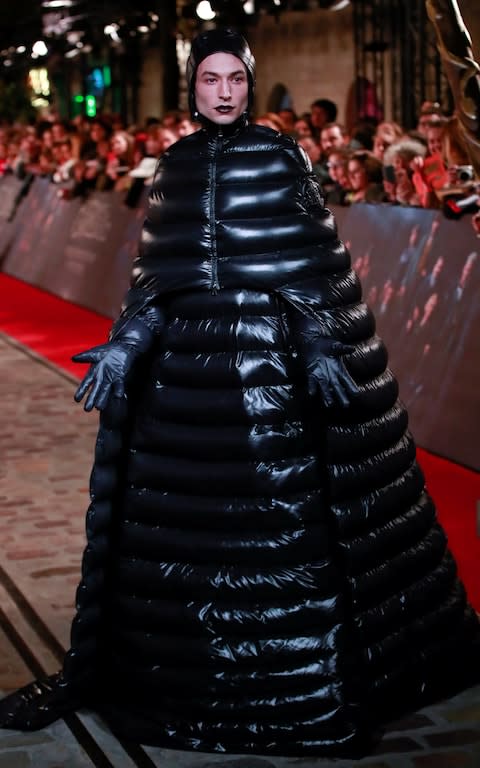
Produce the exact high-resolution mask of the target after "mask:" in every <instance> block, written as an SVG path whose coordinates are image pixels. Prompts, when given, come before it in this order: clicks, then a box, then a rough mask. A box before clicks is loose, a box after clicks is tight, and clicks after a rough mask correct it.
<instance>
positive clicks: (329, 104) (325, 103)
mask: <svg viewBox="0 0 480 768" xmlns="http://www.w3.org/2000/svg"><path fill="white" fill-rule="evenodd" d="M336 119H337V105H336V104H335V102H333V101H330V99H317V100H316V101H314V102H312V104H311V106H310V124H311V126H312V133H313V137H314V139H317V141H318V140H319V139H320V132H321V130H322V128H323V127H324V126H325V125H326V124H327V123H334V122H335V120H336Z"/></svg>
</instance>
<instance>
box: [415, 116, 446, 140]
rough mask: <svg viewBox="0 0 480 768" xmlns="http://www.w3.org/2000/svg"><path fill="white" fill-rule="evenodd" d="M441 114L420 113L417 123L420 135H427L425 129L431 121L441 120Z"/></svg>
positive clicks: (437, 121)
mask: <svg viewBox="0 0 480 768" xmlns="http://www.w3.org/2000/svg"><path fill="white" fill-rule="evenodd" d="M441 119H442V118H441V116H440V115H436V114H435V113H432V114H427V115H421V117H420V120H419V121H418V124H417V131H418V132H419V133H421V134H422V136H425V137H426V136H427V131H428V128H429V127H430V125H432V123H439V122H441Z"/></svg>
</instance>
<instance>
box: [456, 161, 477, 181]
mask: <svg viewBox="0 0 480 768" xmlns="http://www.w3.org/2000/svg"><path fill="white" fill-rule="evenodd" d="M456 170H457V178H458V180H459V181H472V179H473V178H474V173H473V165H457V169H456Z"/></svg>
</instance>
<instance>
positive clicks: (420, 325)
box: [0, 178, 480, 470]
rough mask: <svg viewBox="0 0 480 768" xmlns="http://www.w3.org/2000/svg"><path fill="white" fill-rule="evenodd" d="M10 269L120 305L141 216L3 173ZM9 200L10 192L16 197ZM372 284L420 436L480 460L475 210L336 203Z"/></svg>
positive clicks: (2, 249) (5, 252) (107, 196)
mask: <svg viewBox="0 0 480 768" xmlns="http://www.w3.org/2000/svg"><path fill="white" fill-rule="evenodd" d="M4 190H5V197H3V203H2V204H1V205H0V258H1V259H2V263H1V268H2V270H3V271H4V272H6V273H7V274H9V275H11V276H13V277H17V278H19V279H21V280H25V281H26V282H28V283H31V284H32V285H35V286H38V287H39V288H43V289H45V290H47V291H50V292H52V293H54V294H56V295H58V296H61V297H62V298H64V299H68V300H69V301H73V302H75V303H77V304H81V305H82V306H85V307H87V308H89V309H92V310H94V311H96V312H99V313H100V314H104V315H107V316H110V317H112V318H113V317H115V315H116V314H117V312H118V309H119V307H120V303H121V300H122V298H123V296H124V294H125V291H126V289H127V287H128V282H129V276H130V268H131V263H132V259H133V258H134V256H135V254H136V250H137V242H138V238H139V234H140V230H141V226H142V223H143V219H144V211H145V207H144V202H145V201H142V203H141V204H140V205H139V206H138V208H136V209H131V208H128V207H126V206H125V205H124V204H123V200H122V195H119V194H117V193H114V192H95V193H93V194H92V195H91V196H90V197H89V198H88V199H87V200H85V201H82V200H80V199H74V200H64V199H62V198H61V197H60V196H59V195H58V188H57V187H56V186H55V185H53V184H51V183H50V182H49V181H47V180H44V179H35V180H34V181H33V182H32V183H31V185H30V188H29V190H28V194H24V193H25V191H26V190H25V188H23V191H22V189H21V185H19V184H18V182H17V180H16V179H11V178H8V179H2V180H0V199H2V195H3V193H4ZM8 201H9V202H8ZM334 213H335V215H336V218H337V223H338V228H339V233H340V236H341V237H342V239H343V240H345V242H346V243H347V244H348V245H349V248H350V251H351V254H352V263H353V266H354V268H355V270H356V271H357V273H358V274H359V276H360V279H361V281H362V285H363V290H364V296H365V298H366V300H367V302H368V303H369V305H370V306H371V307H372V309H373V311H374V313H375V316H376V318H377V329H378V333H379V334H380V335H381V336H382V337H383V338H384V340H385V342H386V344H387V347H388V349H389V353H390V366H391V368H392V369H393V371H394V372H395V374H396V375H397V377H398V379H399V382H400V394H401V397H402V399H403V401H404V402H405V404H406V405H407V407H408V410H409V414H410V424H411V428H412V431H413V433H414V435H415V438H416V440H417V442H418V444H419V445H421V446H422V447H424V448H426V449H427V450H430V451H432V452H433V453H437V454H440V455H442V456H445V457H447V458H449V459H452V460H453V461H456V462H458V463H460V464H464V465H465V466H468V467H471V468H474V469H477V470H478V469H479V468H480V451H479V450H478V439H477V433H478V431H479V427H480V420H479V414H480V394H479V384H478V382H479V372H480V341H479V339H480V334H479V333H478V326H479V321H480V301H479V296H480V291H479V285H480V280H479V277H480V256H479V254H480V240H479V239H478V238H477V237H476V235H475V232H474V231H473V228H472V227H471V224H470V221H469V219H468V217H467V218H466V219H465V220H463V219H462V220H460V221H449V220H446V219H444V218H443V217H442V215H441V214H440V213H439V212H438V211H430V210H423V209H418V208H401V207H395V206H384V205H376V206H373V205H356V206H352V207H350V208H335V209H334Z"/></svg>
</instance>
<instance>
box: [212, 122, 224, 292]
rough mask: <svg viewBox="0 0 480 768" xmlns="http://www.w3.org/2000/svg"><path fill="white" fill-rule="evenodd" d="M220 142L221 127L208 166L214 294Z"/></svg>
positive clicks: (214, 288) (215, 289)
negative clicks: (216, 198)
mask: <svg viewBox="0 0 480 768" xmlns="http://www.w3.org/2000/svg"><path fill="white" fill-rule="evenodd" d="M222 143H223V132H222V130H221V129H219V131H218V133H217V135H216V137H215V146H214V150H213V160H212V164H211V166H210V208H209V216H210V233H211V236H212V255H211V264H212V278H211V281H210V291H211V293H212V294H213V295H214V296H215V295H216V294H217V293H218V292H219V290H220V282H219V280H218V255H217V227H216V216H215V192H216V190H215V186H216V183H217V154H218V150H219V149H220V147H221V146H222Z"/></svg>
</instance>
